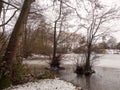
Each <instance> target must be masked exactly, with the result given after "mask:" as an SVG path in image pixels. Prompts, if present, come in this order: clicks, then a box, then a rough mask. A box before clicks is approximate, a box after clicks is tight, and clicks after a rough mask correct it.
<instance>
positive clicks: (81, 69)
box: [75, 66, 95, 75]
mask: <svg viewBox="0 0 120 90" xmlns="http://www.w3.org/2000/svg"><path fill="white" fill-rule="evenodd" d="M75 73H77V74H78V75H91V74H93V73H95V71H94V70H92V69H91V68H90V69H89V70H86V69H85V68H84V67H82V66H77V67H76V70H75Z"/></svg>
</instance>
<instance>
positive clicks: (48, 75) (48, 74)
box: [37, 71, 55, 79]
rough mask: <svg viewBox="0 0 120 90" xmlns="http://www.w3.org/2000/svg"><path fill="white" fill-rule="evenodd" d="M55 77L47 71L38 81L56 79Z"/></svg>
mask: <svg viewBox="0 0 120 90" xmlns="http://www.w3.org/2000/svg"><path fill="white" fill-rule="evenodd" d="M54 78H55V75H54V74H53V73H51V72H48V71H45V72H44V73H42V74H40V75H38V76H37V79H54Z"/></svg>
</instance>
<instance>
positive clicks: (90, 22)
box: [74, 0, 119, 74]
mask: <svg viewBox="0 0 120 90" xmlns="http://www.w3.org/2000/svg"><path fill="white" fill-rule="evenodd" d="M77 1H79V0H77ZM78 4H79V3H78ZM80 4H81V7H82V8H81V7H80V8H78V9H77V8H74V10H75V12H76V14H77V16H78V17H79V20H80V25H79V26H82V27H83V30H86V32H87V34H86V45H85V47H86V48H85V49H86V50H85V57H86V62H85V73H86V74H89V73H91V72H92V66H91V58H92V57H91V55H92V47H93V44H95V42H96V41H97V40H98V39H99V38H100V37H102V36H104V35H105V34H106V33H110V29H108V28H109V26H107V27H106V26H105V25H106V24H107V22H108V21H111V20H114V19H116V18H119V13H118V12H119V8H115V7H113V8H110V9H107V8H106V7H105V6H104V5H102V4H101V3H100V2H99V1H98V0H82V1H81V3H80ZM78 10H82V11H83V12H84V15H82V14H80V13H79V11H78Z"/></svg>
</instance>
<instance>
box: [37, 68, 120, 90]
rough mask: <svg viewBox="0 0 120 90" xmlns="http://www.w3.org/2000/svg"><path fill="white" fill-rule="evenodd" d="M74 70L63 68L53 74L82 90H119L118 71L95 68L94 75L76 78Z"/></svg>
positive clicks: (119, 71) (119, 75) (119, 74)
mask: <svg viewBox="0 0 120 90" xmlns="http://www.w3.org/2000/svg"><path fill="white" fill-rule="evenodd" d="M39 70H40V69H39ZM74 70H75V66H65V70H60V71H56V72H53V73H55V74H56V76H58V77H60V79H63V80H66V81H69V82H71V83H73V84H75V85H78V86H81V87H82V90H120V70H119V69H113V68H103V67H95V71H96V73H95V74H93V75H91V76H89V77H88V76H87V77H86V76H78V75H76V74H75V73H74Z"/></svg>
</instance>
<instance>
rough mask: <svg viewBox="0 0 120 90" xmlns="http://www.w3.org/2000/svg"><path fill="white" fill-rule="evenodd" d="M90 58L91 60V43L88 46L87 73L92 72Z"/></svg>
mask: <svg viewBox="0 0 120 90" xmlns="http://www.w3.org/2000/svg"><path fill="white" fill-rule="evenodd" d="M90 58H91V43H89V44H88V46H87V56H86V65H85V71H90V70H91V66H90Z"/></svg>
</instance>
